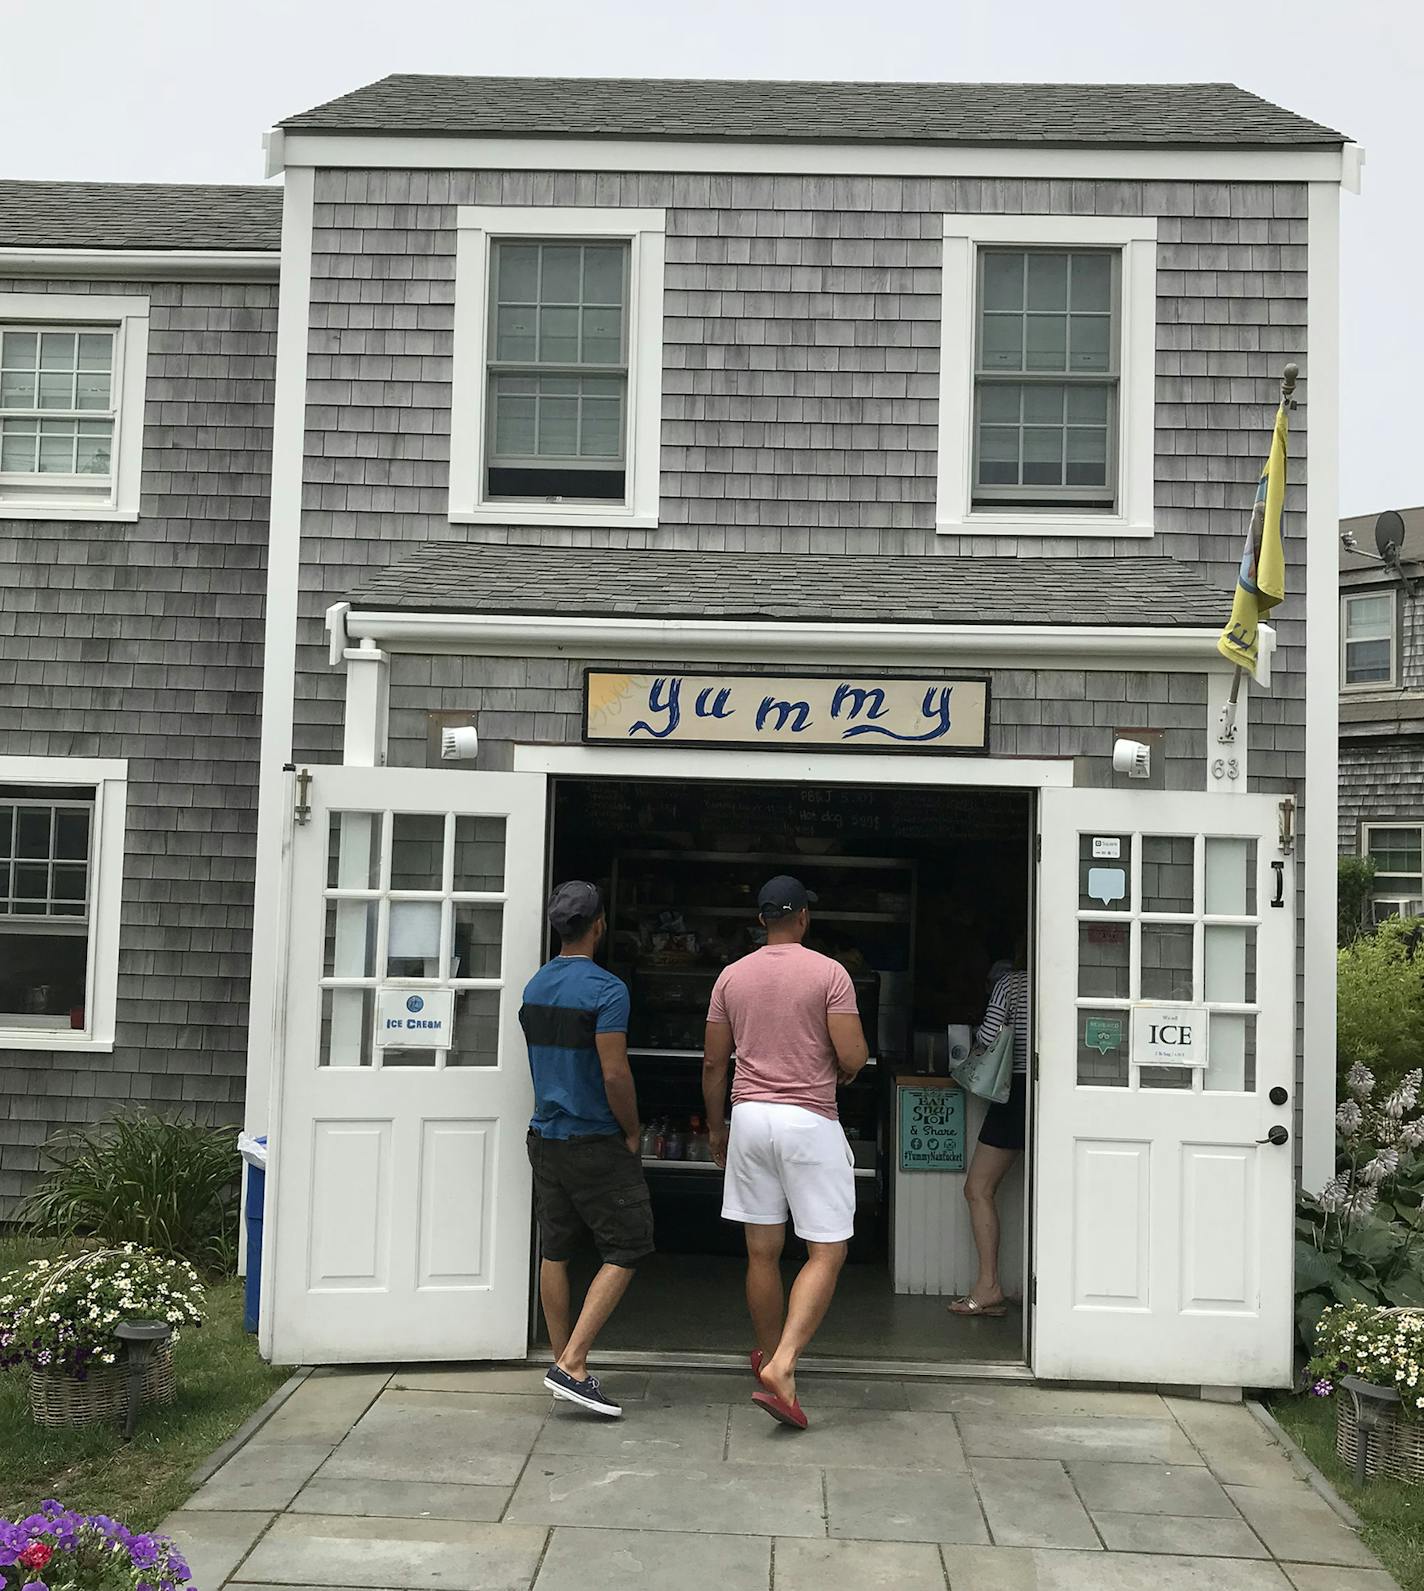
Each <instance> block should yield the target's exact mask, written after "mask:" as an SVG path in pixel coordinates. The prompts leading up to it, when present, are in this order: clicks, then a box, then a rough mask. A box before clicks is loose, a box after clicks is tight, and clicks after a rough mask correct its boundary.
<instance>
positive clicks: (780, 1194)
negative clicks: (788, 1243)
mask: <svg viewBox="0 0 1424 1591" xmlns="http://www.w3.org/2000/svg"><path fill="white" fill-rule="evenodd" d="M788 1212H789V1213H790V1216H791V1220H792V1223H793V1228H794V1230H795V1233H796V1236H797V1237H799V1238H801V1239H803V1240H804V1241H806V1242H808V1243H844V1242H845V1241H846V1239H847V1238H848V1237H850V1235H851V1232H852V1231H853V1230H854V1227H855V1157H854V1156H853V1155H852V1153H851V1147H850V1145H849V1144H848V1143H847V1142H846V1135H845V1133H844V1132H843V1131H842V1129H841V1124H840V1123H839V1122H838V1121H829V1120H828V1119H827V1118H826V1117H825V1116H818V1115H817V1114H816V1113H815V1112H814V1111H811V1110H804V1109H803V1108H802V1107H801V1106H800V1105H769V1104H763V1103H762V1102H761V1101H759V1100H748V1101H746V1102H745V1103H744V1104H741V1105H735V1106H733V1108H732V1138H731V1143H730V1144H729V1146H728V1149H727V1176H726V1181H725V1183H724V1184H723V1189H722V1218H723V1220H726V1221H742V1222H746V1223H747V1224H749V1225H751V1226H779V1225H780V1224H781V1223H782V1222H783V1221H785V1219H786V1217H787V1214H788Z"/></svg>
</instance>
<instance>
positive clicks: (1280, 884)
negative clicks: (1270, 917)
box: [1271, 862, 1286, 909]
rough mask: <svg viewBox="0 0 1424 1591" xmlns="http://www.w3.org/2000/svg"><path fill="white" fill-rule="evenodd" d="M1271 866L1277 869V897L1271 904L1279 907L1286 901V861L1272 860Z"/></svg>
mask: <svg viewBox="0 0 1424 1591" xmlns="http://www.w3.org/2000/svg"><path fill="white" fill-rule="evenodd" d="M1271 867H1272V868H1273V869H1274V870H1275V875H1276V898H1275V899H1274V900H1273V901H1272V902H1271V905H1272V906H1274V907H1276V908H1277V909H1279V908H1281V907H1283V906H1284V905H1285V903H1286V864H1285V863H1284V862H1272V863H1271Z"/></svg>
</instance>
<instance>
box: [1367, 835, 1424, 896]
mask: <svg viewBox="0 0 1424 1591" xmlns="http://www.w3.org/2000/svg"><path fill="white" fill-rule="evenodd" d="M1360 838H1361V842H1362V843H1361V849H1362V850H1363V851H1364V854H1365V855H1366V856H1368V857H1369V858H1370V860H1371V861H1372V862H1373V863H1374V864H1375V878H1374V885H1373V898H1374V908H1375V917H1376V920H1378V919H1380V918H1383V917H1392V916H1396V915H1398V914H1399V913H1401V912H1403V911H1406V910H1408V911H1411V912H1413V913H1414V914H1416V915H1417V914H1418V913H1419V911H1420V909H1421V903H1424V824H1419V823H1366V824H1364V825H1362V828H1361V834H1360Z"/></svg>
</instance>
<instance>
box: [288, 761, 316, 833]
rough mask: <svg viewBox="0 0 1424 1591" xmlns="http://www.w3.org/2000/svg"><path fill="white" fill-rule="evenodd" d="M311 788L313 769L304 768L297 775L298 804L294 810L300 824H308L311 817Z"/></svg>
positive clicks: (293, 812) (293, 814)
mask: <svg viewBox="0 0 1424 1591" xmlns="http://www.w3.org/2000/svg"><path fill="white" fill-rule="evenodd" d="M311 786H312V775H311V769H310V768H303V769H302V770H301V772H300V773H299V774H298V775H297V804H296V806H295V807H293V809H292V816H293V817H294V818H295V819H296V820H297V822H298V823H306V822H307V820H308V819H309V818H310V817H311Z"/></svg>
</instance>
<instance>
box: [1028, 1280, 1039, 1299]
mask: <svg viewBox="0 0 1424 1591" xmlns="http://www.w3.org/2000/svg"><path fill="white" fill-rule="evenodd" d="M1028 1301H1029V1303H1030V1304H1036V1303H1037V1302H1038V1277H1036V1276H1030V1277H1029V1279H1028Z"/></svg>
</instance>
